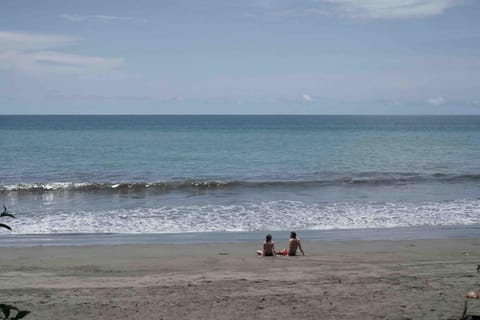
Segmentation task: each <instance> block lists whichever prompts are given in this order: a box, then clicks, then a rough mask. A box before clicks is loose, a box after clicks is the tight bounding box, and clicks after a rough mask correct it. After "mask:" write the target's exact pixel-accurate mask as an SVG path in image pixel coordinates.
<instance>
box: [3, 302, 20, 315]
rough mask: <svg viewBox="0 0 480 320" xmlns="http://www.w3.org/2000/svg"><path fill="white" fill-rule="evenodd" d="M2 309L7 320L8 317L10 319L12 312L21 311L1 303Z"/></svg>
mask: <svg viewBox="0 0 480 320" xmlns="http://www.w3.org/2000/svg"><path fill="white" fill-rule="evenodd" d="M0 309H2V312H3V314H4V315H5V319H8V317H10V310H16V311H19V310H18V308H17V307H15V306H12V305H9V304H3V303H0Z"/></svg>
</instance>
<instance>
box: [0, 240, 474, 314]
mask: <svg viewBox="0 0 480 320" xmlns="http://www.w3.org/2000/svg"><path fill="white" fill-rule="evenodd" d="M283 245H284V244H283V243H281V242H279V241H277V249H280V248H281V247H282V246H283ZM260 246H261V240H259V241H258V243H252V242H248V243H226V244H220V243H214V244H207V245H199V244H198V245H191V244H176V245H153V244H149V245H141V244H137V245H109V246H101V245H96V246H57V247H55V246H49V247H30V248H0V300H1V301H0V303H10V304H14V305H16V306H17V307H19V308H21V309H26V310H30V311H32V314H31V315H29V316H27V317H26V318H25V319H37V320H40V319H48V320H51V319H87V318H88V319H165V320H166V319H458V318H459V317H460V315H461V313H462V311H463V304H464V301H465V298H464V297H465V293H466V292H467V291H469V290H472V289H474V290H480V273H477V265H478V264H480V238H475V239H441V240H401V241H350V242H329V241H303V247H304V249H305V251H306V253H307V255H306V256H304V257H302V256H299V257H261V258H259V257H256V255H255V250H256V249H259V248H260ZM470 307H471V310H472V312H475V310H478V311H477V312H476V314H480V301H479V300H476V301H473V300H472V301H470Z"/></svg>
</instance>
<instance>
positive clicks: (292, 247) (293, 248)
mask: <svg viewBox="0 0 480 320" xmlns="http://www.w3.org/2000/svg"><path fill="white" fill-rule="evenodd" d="M297 249H300V251H301V252H302V255H303V254H304V253H303V249H302V245H301V244H300V240H297V239H295V238H290V239H289V240H288V255H289V256H296V255H297Z"/></svg>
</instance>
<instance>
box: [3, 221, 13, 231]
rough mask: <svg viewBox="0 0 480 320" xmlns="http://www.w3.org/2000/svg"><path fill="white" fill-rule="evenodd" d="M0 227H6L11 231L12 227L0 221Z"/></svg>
mask: <svg viewBox="0 0 480 320" xmlns="http://www.w3.org/2000/svg"><path fill="white" fill-rule="evenodd" d="M0 227H2V228H5V229H8V230H10V231H12V228H10V227H9V226H7V225H6V224H3V223H0Z"/></svg>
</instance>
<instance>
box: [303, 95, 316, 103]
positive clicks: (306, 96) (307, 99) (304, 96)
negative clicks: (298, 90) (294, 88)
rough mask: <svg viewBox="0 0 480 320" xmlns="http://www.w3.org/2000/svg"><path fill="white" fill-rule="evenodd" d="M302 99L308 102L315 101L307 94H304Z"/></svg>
mask: <svg viewBox="0 0 480 320" xmlns="http://www.w3.org/2000/svg"><path fill="white" fill-rule="evenodd" d="M302 98H303V100H304V101H306V102H312V101H313V98H312V97H311V96H310V95H309V94H306V93H304V94H303V96H302Z"/></svg>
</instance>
